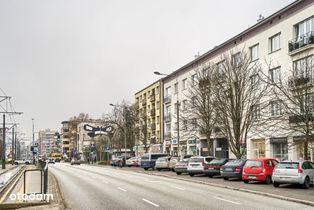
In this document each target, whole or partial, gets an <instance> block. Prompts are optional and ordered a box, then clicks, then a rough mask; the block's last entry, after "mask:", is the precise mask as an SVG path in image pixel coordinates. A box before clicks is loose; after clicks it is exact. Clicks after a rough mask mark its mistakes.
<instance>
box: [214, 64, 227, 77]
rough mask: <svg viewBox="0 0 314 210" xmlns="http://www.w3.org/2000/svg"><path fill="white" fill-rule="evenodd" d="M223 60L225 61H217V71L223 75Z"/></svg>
mask: <svg viewBox="0 0 314 210" xmlns="http://www.w3.org/2000/svg"><path fill="white" fill-rule="evenodd" d="M224 62H225V61H220V62H219V63H217V64H216V65H217V71H218V74H219V75H223V73H224Z"/></svg>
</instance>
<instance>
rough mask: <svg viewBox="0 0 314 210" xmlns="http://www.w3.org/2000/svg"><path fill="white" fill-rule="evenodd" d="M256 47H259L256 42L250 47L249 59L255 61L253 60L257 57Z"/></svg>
mask: <svg viewBox="0 0 314 210" xmlns="http://www.w3.org/2000/svg"><path fill="white" fill-rule="evenodd" d="M258 48H259V45H258V44H256V45H254V46H252V47H250V53H251V61H255V60H257V59H258V58H259V55H258Z"/></svg>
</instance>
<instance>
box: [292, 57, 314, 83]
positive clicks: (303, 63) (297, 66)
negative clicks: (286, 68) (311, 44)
mask: <svg viewBox="0 0 314 210" xmlns="http://www.w3.org/2000/svg"><path fill="white" fill-rule="evenodd" d="M313 64H314V62H313V55H311V56H308V57H305V58H302V59H299V60H296V61H294V62H293V73H294V76H296V77H298V78H301V77H302V78H309V79H310V80H313V79H314V69H313Z"/></svg>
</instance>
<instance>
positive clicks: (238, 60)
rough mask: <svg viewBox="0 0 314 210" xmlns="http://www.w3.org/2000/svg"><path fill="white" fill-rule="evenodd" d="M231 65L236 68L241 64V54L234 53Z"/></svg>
mask: <svg viewBox="0 0 314 210" xmlns="http://www.w3.org/2000/svg"><path fill="white" fill-rule="evenodd" d="M232 63H233V65H235V66H236V67H239V66H240V64H241V54H240V53H236V54H234V55H233V56H232Z"/></svg>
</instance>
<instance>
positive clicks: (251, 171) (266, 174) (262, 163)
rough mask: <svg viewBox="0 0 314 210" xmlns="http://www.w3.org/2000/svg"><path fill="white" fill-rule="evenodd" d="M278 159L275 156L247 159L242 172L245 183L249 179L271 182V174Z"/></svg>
mask: <svg viewBox="0 0 314 210" xmlns="http://www.w3.org/2000/svg"><path fill="white" fill-rule="evenodd" d="M277 164H278V162H277V160H275V159H273V158H256V159H250V160H247V161H246V163H245V165H244V167H243V172H242V180H243V181H244V183H248V182H249V181H261V182H265V183H266V184H270V183H271V176H272V174H273V170H274V168H275V166H276V165H277Z"/></svg>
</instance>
